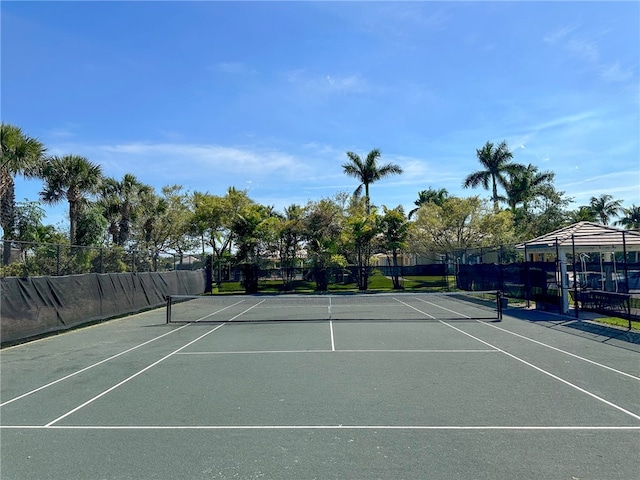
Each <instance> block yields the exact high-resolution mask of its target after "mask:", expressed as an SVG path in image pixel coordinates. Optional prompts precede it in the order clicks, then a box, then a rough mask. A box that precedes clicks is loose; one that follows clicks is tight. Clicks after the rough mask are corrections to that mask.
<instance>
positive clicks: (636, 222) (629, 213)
mask: <svg viewBox="0 0 640 480" xmlns="http://www.w3.org/2000/svg"><path fill="white" fill-rule="evenodd" d="M622 214H623V216H622V217H621V218H620V220H618V221H616V222H614V225H620V226H622V227H624V228H626V229H627V230H632V229H636V228H640V206H636V205H635V204H634V205H631V207H630V208H623V209H622Z"/></svg>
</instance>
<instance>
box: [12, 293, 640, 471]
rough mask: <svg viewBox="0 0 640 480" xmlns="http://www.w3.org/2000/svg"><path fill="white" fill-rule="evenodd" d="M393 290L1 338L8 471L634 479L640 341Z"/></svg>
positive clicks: (154, 314) (639, 427)
mask: <svg viewBox="0 0 640 480" xmlns="http://www.w3.org/2000/svg"><path fill="white" fill-rule="evenodd" d="M398 299H399V300H400V305H398V306H397V307H398V309H397V310H395V312H396V314H394V313H392V312H389V311H386V309H389V308H391V307H390V306H389V305H390V303H389V301H390V300H391V301H392V302H396V300H397V299H396V298H395V297H391V298H384V300H381V301H380V302H379V303H378V304H377V305H376V306H375V307H373V309H370V310H368V312H369V313H366V312H367V310H366V309H363V308H361V306H362V305H364V303H360V302H356V303H355V305H358V306H355V307H354V306H351V307H349V308H350V310H349V313H348V314H345V315H344V316H342V317H341V316H340V315H339V314H338V315H335V313H336V309H335V307H336V306H337V304H336V303H332V309H331V314H332V315H331V316H330V317H329V318H328V319H320V318H316V317H317V316H318V315H316V312H312V310H313V308H314V307H312V306H311V305H309V306H308V308H305V307H302V308H301V309H296V310H295V313H292V310H287V308H289V307H287V306H285V305H284V304H278V305H272V306H271V307H270V308H273V309H276V310H278V309H281V313H280V314H276V313H274V312H273V311H269V312H267V310H262V313H261V310H260V305H262V307H263V308H266V304H260V305H256V304H258V303H259V301H260V300H262V299H251V298H245V299H243V301H248V302H249V303H245V306H243V307H237V306H234V307H229V308H228V309H226V310H225V311H226V314H225V315H226V316H225V317H224V318H222V317H219V318H218V317H216V318H218V320H217V321H216V318H210V317H209V318H208V320H207V321H206V322H198V323H193V321H191V322H189V321H185V323H166V312H165V310H164V309H158V310H154V311H149V312H145V313H142V314H138V315H134V316H131V317H127V318H122V319H118V320H113V321H109V322H105V323H102V324H98V325H94V326H91V327H88V328H84V329H80V330H75V331H72V332H68V333H65V334H61V335H58V336H54V337H50V338H46V339H42V340H37V341H34V342H31V343H26V344H23V345H18V346H15V347H11V348H6V349H4V350H2V352H0V360H1V364H0V368H1V371H0V373H1V377H0V378H1V390H0V393H1V397H0V414H1V417H0V419H1V426H0V428H1V429H0V460H1V463H0V468H1V470H0V477H1V478H2V479H3V480H5V479H8V480H13V479H19V480H22V479H69V480H70V479H176V478H185V479H187V478H188V479H231V478H240V479H253V478H268V479H325V478H326V479H347V478H350V479H372V478H383V479H424V478H434V479H509V480H511V479H541V478H544V479H556V478H557V479H581V480H583V479H631V478H638V445H639V444H640V345H639V344H637V343H634V341H633V339H630V338H623V339H622V340H617V341H615V342H612V341H609V340H611V339H609V340H608V339H607V338H606V337H605V336H603V335H598V336H595V335H592V334H590V333H589V332H588V331H586V329H585V328H573V327H572V325H573V324H574V323H575V324H576V326H578V325H580V324H581V323H579V322H574V321H573V320H571V319H567V318H563V317H557V316H552V315H549V314H546V313H542V312H527V311H524V310H515V309H507V310H506V311H505V312H504V317H503V319H502V321H501V322H497V321H486V320H474V319H473V318H467V317H473V315H467V313H463V314H462V315H463V316H462V318H460V319H457V320H456V319H453V318H448V317H450V316H451V312H449V314H448V317H447V319H440V318H438V316H437V315H436V314H433V310H432V308H435V307H434V306H433V305H427V303H425V301H423V300H418V299H413V300H411V299H408V298H407V297H404V296H401V297H398ZM256 300H257V301H256ZM376 301H377V300H376ZM367 302H369V300H367ZM338 303H340V302H339V301H338ZM247 305H256V306H253V307H251V310H250V312H251V315H247V316H246V317H243V315H246V314H248V313H249V311H246V313H243V312H245V310H246V308H249V307H247ZM407 305H409V307H407ZM216 308H217V307H216ZM322 308H325V307H322ZM446 308H449V307H446ZM231 310H233V313H232V312H231ZM325 310H326V309H325ZM382 310H385V311H384V312H383V313H381V311H382ZM416 310H418V311H422V312H423V314H420V315H417V314H416V315H414V314H415V313H416ZM449 310H454V309H452V308H450V309H449ZM211 311H212V312H213V311H217V310H215V309H213V310H211ZM286 312H289V313H286ZM174 313H175V312H174ZM307 314H308V315H307ZM206 315H209V314H206ZM236 315H239V316H237V317H236ZM322 315H324V313H322ZM367 315H368V316H370V317H371V318H370V320H369V321H368V320H367V318H366V316H367ZM201 316H202V315H201ZM214 317H215V316H214ZM267 317H268V318H269V319H270V320H271V321H263V320H261V319H266V318H267ZM297 317H300V318H299V320H300V321H296V318H297ZM356 317H357V320H356ZM360 317H362V318H360ZM432 317H434V318H432ZM279 319H280V320H279ZM196 320H197V318H196ZM243 320H246V321H243Z"/></svg>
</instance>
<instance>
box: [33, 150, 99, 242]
mask: <svg viewBox="0 0 640 480" xmlns="http://www.w3.org/2000/svg"><path fill="white" fill-rule="evenodd" d="M44 180H45V185H44V190H43V191H42V192H40V197H41V199H42V201H43V202H45V203H48V204H52V205H53V204H56V203H59V202H61V201H62V200H65V199H66V200H67V202H69V243H70V244H71V245H74V244H75V241H76V229H77V225H78V219H79V218H80V215H81V214H82V211H83V209H84V207H85V206H86V204H87V203H88V202H87V195H88V194H92V193H96V192H97V191H98V188H99V186H100V182H101V180H102V169H101V168H100V166H99V165H96V164H93V163H91V162H90V161H89V160H87V159H86V158H84V157H81V156H78V155H66V156H64V157H53V158H51V159H50V160H49V161H48V162H47V165H46V166H45V168H44Z"/></svg>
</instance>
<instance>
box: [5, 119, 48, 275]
mask: <svg viewBox="0 0 640 480" xmlns="http://www.w3.org/2000/svg"><path fill="white" fill-rule="evenodd" d="M45 152H46V149H45V147H44V146H43V144H42V143H40V142H39V141H38V140H36V139H34V138H31V137H29V136H27V135H25V134H24V133H23V132H22V130H21V129H20V128H18V127H15V126H13V125H9V124H6V123H2V124H0V212H1V213H0V227H2V230H3V232H4V240H12V239H13V234H14V231H13V227H14V226H15V218H14V215H15V181H14V177H15V176H16V175H23V176H24V177H26V178H39V177H41V175H42V167H43V165H44V159H45ZM10 255H11V242H7V241H5V242H4V251H3V263H4V264H5V265H6V264H8V262H9V256H10Z"/></svg>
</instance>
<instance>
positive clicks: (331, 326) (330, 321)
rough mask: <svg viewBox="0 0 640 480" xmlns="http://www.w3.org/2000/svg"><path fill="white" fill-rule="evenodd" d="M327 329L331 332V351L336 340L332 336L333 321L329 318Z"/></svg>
mask: <svg viewBox="0 0 640 480" xmlns="http://www.w3.org/2000/svg"><path fill="white" fill-rule="evenodd" d="M329 331H330V332H331V351H332V352H335V351H336V342H335V339H334V336H333V321H332V320H329Z"/></svg>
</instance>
